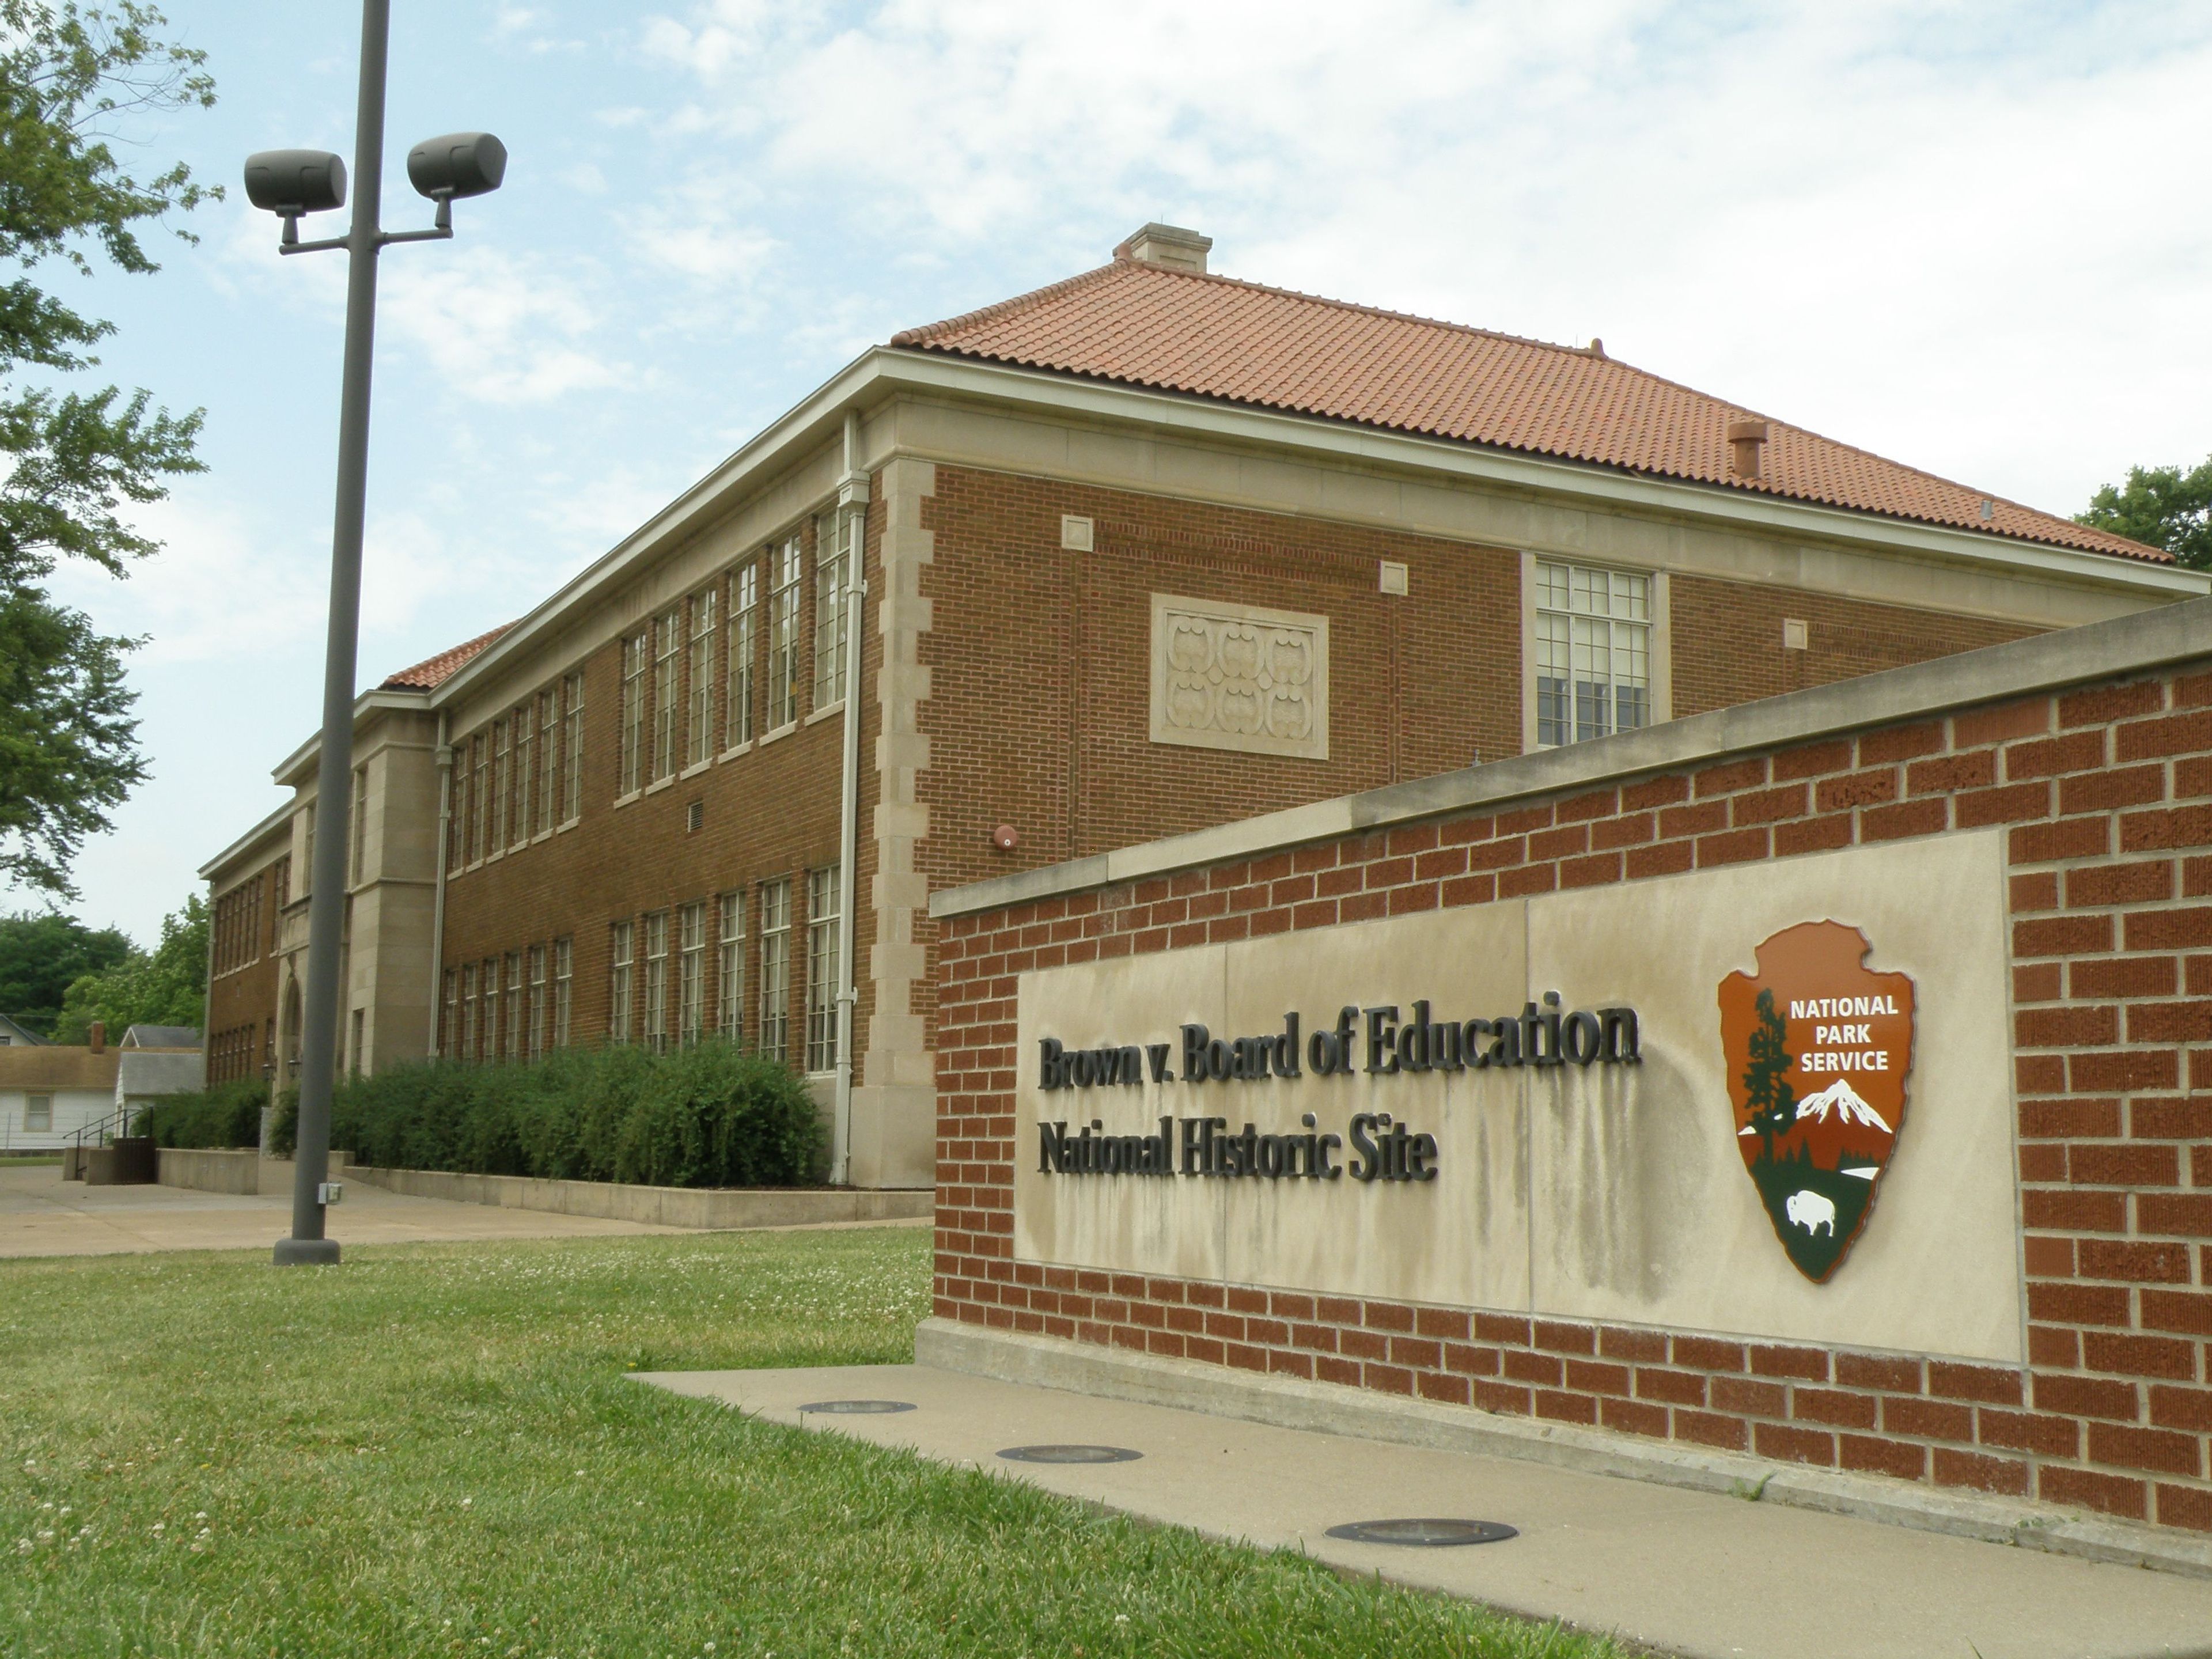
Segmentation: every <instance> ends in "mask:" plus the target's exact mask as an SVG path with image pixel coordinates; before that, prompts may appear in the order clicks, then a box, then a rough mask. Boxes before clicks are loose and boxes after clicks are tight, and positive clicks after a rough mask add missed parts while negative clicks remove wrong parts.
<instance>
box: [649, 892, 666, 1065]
mask: <svg viewBox="0 0 2212 1659" xmlns="http://www.w3.org/2000/svg"><path fill="white" fill-rule="evenodd" d="M645 1046H646V1047H647V1048H650V1049H652V1050H653V1053H655V1054H659V1053H661V1052H663V1051H664V1050H665V1049H666V1048H667V1047H668V912H667V911H665V910H655V911H654V912H653V914H652V915H649V916H647V918H646V919H645Z"/></svg>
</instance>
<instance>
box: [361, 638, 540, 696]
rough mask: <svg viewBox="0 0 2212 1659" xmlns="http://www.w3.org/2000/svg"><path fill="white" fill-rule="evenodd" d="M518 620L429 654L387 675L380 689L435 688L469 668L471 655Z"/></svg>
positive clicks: (472, 656)
mask: <svg viewBox="0 0 2212 1659" xmlns="http://www.w3.org/2000/svg"><path fill="white" fill-rule="evenodd" d="M513 626H514V624H513V623H501V624H500V625H499V626H498V627H496V628H495V629H492V630H491V632H490V633H489V634H479V635H477V636H476V638H474V639H472V640H465V641H462V642H461V643H460V644H459V645H456V646H453V647H449V648H448V649H447V650H444V651H441V652H440V653H438V654H437V655H436V656H435V657H426V658H424V659H422V661H421V662H418V663H416V665H414V666H413V667H412V668H403V669H401V670H400V671H398V673H397V674H392V675H390V676H387V677H386V679H385V682H384V684H383V685H382V686H381V687H380V688H379V689H380V690H389V691H435V690H437V688H438V687H440V686H441V685H443V684H445V683H446V682H447V680H449V679H451V678H453V676H454V675H456V674H458V673H459V672H460V671H461V670H462V669H464V668H465V667H466V666H467V665H469V662H470V660H471V659H473V658H474V657H475V656H476V655H477V653H478V652H480V651H482V650H483V648H484V647H486V646H488V645H489V644H490V643H491V642H492V641H494V640H495V639H497V638H498V637H499V636H500V635H502V634H504V633H506V632H507V629H510V628H512V627H513Z"/></svg>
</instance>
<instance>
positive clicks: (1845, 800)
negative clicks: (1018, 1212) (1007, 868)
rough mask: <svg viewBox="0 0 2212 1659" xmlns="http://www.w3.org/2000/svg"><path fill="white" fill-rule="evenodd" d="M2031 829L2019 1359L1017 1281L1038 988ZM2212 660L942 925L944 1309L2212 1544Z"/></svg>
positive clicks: (1146, 1286) (940, 1241)
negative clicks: (1458, 914)
mask: <svg viewBox="0 0 2212 1659" xmlns="http://www.w3.org/2000/svg"><path fill="white" fill-rule="evenodd" d="M1990 825H2003V826H2008V828H2007V831H2006V833H2007V836H2008V857H2009V860H2010V869H2011V880H2010V905H2011V936H2012V952H2011V972H2012V975H2013V986H2012V992H2013V999H2014V1005H2015V1011H2016V1012H2015V1033H2014V1040H2015V1056H2016V1059H2015V1068H2016V1095H2017V1098H2018V1110H2019V1135H2020V1145H2021V1167H2020V1170H2019V1180H2020V1186H2021V1213H2022V1216H2023V1218H2024V1222H2025V1226H2026V1230H2027V1237H2026V1253H2025V1264H2026V1272H2027V1309H2028V1316H2029V1320H2030V1325H2029V1330H2028V1339H2029V1346H2028V1362H2027V1364H2025V1365H2024V1366H2022V1367H2021V1368H2020V1369H2018V1370H2013V1369H2009V1368H2005V1367H1998V1366H1991V1365H1987V1364H1959V1363H1954V1362H1952V1361H1950V1360H1948V1359H1946V1358H1943V1357H1942V1356H1940V1355H1929V1354H1911V1353H1894V1352H1854V1351H1850V1350H1836V1349H1828V1348H1823V1347H1818V1346H1785V1345H1777V1344H1768V1343H1761V1342H1757V1341H1747V1340H1738V1339H1735V1338H1729V1337H1717V1336H1715V1335H1712V1334H1709V1333H1700V1332H1692V1331H1674V1330H1665V1329H1655V1328H1630V1327H1614V1326H1599V1325H1590V1324H1587V1323H1578V1322H1559V1321H1546V1320H1542V1319H1532V1318H1529V1317H1528V1316H1526V1315H1524V1314H1522V1313H1519V1312H1512V1313H1508V1312H1504V1311H1498V1310H1480V1309H1464V1308H1443V1307H1424V1306H1414V1305H1409V1304H1400V1303H1389V1302H1376V1301H1361V1300H1356V1299H1351V1298H1340V1297H1316V1296H1308V1295H1301V1294H1296V1293H1289V1292H1285V1291H1277V1290H1273V1289H1268V1288H1265V1287H1261V1286H1256V1285H1221V1284H1210V1283H1204V1282H1196V1281H1190V1280H1182V1279H1156V1278H1150V1277H1145V1276H1140V1275H1131V1274H1123V1273H1099V1272H1091V1271H1088V1270H1079V1269H1074V1268H1069V1267H1059V1266H1055V1265H1053V1264H1050V1263H1044V1262H1035V1261H1017V1260H1015V1259H1014V1258H1013V1255H1012V1227H1013V1217H1012V1158H1013V1156H1014V1147H1013V1145H1012V1133H1013V1122H1014V1120H1013V1087H1014V1066H1015V1063H1016V1056H1015V1054H1014V1053H1013V1049H1012V1042H1013V1020H1014V997H1015V987H1016V976H1017V975H1018V974H1020V973H1021V972H1023V971H1024V970H1027V969H1041V968H1049V967H1053V966H1055V965H1058V964H1060V963H1076V962H1085V961H1093V960H1097V959H1100V958H1103V957H1116V956H1127V955H1131V954H1134V953H1143V952H1149V951H1161V950H1167V949H1173V948H1178V947H1182V946H1185V945H1200V944H1206V943H1212V942H1218V941H1221V940H1233V939H1250V938H1256V937H1261V936H1263V935H1267V934H1272V933H1285V932H1288V931H1291V930H1292V929H1299V928H1308V927H1328V926H1332V925H1334V924H1336V923H1340V922H1350V921H1363V920H1366V919H1369V918H1372V917H1377V916H1384V915H1402V914H1406V913H1408V912H1412V911H1419V910H1431V909H1435V908H1439V907H1449V906H1459V905H1475V904H1483V903H1488V902H1493V901H1495V900H1498V899H1503V898H1509V897H1512V896H1518V895H1523V894H1532V893H1542V892H1549V891H1552V890H1557V889H1562V888H1568V887H1585V886H1594V885H1600V884H1606V883H1610V882H1620V881H1632V880H1637V879H1640V878H1648V877H1652V876H1660V875H1666V874H1671V873H1675V872H1682V871H1687V870H1692V869H1700V868H1708V867H1711V866H1717V865H1722V864H1736V863H1744V862H1748V861H1756V860H1767V859H1784V858H1790V857H1793V856H1796V855H1798V854H1805V853H1812V852H1818V851H1824V850H1827V849H1831V848H1841V847H1849V846H1853V845H1865V844H1871V843H1874V842H1887V841H1896V840H1900V839H1906V838H1910V837H1914V836H1938V835H1942V834H1944V833H1945V832H1947V831H1950V830H1960V829H1976V828H1981V827H1985V826H1990ZM2209 844H2212V671H2205V670H2204V665H2197V666H2196V667H2194V668H2192V669H2191V670H2190V671H2185V672H2177V673H2169V674H2163V675H2158V676H2150V677H2145V678H2136V679H2132V680H2129V681H2126V682H2123V683H2118V684H2110V685H2104V686H2099V687H2093V688H2091V689H2088V690H2074V691H2069V692H2065V693H2063V694H2059V695H2053V696H2032V697H2028V698H2026V699H2024V700H2020V701H2015V702H2006V703H2003V704H2001V705H1996V706H1990V707H1983V708H1972V709H1968V710H1966V711H1963V712H1959V713H1955V714H1944V715H1942V716H1940V717H1937V718H1931V719H1926V720H1914V721H1911V722H1909V723H1905V724H1899V725H1893V726H1887V727H1882V728H1879V729H1875V730H1871V731H1868V732H1863V733H1859V734H1857V735H1854V736H1850V737H1844V738H1832V739H1827V740H1821V741H1812V742H1807V743H1803V744H1796V745H1792V746H1786V747H1778V748H1776V749H1774V750H1771V752H1768V753H1764V754H1759V755H1756V756H1753V757H1748V758H1743V759H1736V760H1731V761H1729V762H1727V763H1722V764H1716V765H1712V766H1710V767H1705V768H1703V769H1683V770H1680V771H1675V772H1671V773H1668V774H1665V775H1656V776H1646V777H1639V778H1637V779H1635V780H1633V781H1626V782H1624V783H1621V784H1620V785H1618V786H1616V787H1602V788H1595V789H1589V790H1584V791H1579V792H1577V793H1571V794H1569V795H1565V796H1559V797H1551V798H1538V799H1532V800H1530V801H1529V802H1528V803H1527V804H1525V805H1515V806H1514V807H1513V808H1512V809H1511V810H1510V811H1496V812H1479V811H1478V812H1469V813H1466V814H1463V815H1460V816H1455V817H1446V818H1443V819H1440V820H1437V821H1433V822H1429V823H1420V824H1416V825H1411V826H1408V827H1405V828H1400V829H1391V830H1389V831H1388V832H1379V833H1376V834H1372V835H1368V836H1357V837H1352V838H1347V839H1345V840H1341V841H1338V842H1325V843H1320V844H1316V845H1312V846H1306V847H1299V848H1291V849H1286V850H1283V851H1279V852H1275V853H1273V854H1269V855H1267V856H1265V857H1261V858H1255V859H1249V860H1237V861H1234V862H1231V863H1227V864H1224V865H1220V866H1214V867H1211V868H1206V869H1199V870H1193V871H1188V872H1182V873H1178V874H1176V875H1173V876H1167V877H1161V878H1153V879H1147V880H1144V881H1140V882H1137V883H1134V884H1125V885H1121V886H1116V887H1112V888H1109V889H1105V890H1094V891H1091V892H1087V893H1083V894H1078V895H1073V896H1064V897H1058V898H1054V899H1050V900H1046V901H1040V902H1031V903H1028V904H1024V905H1020V906H1017V907H1013V908H1008V909H1005V910H1002V911H996V912H990V913H985V914H981V915H968V916H960V917H954V918H950V919H947V920H946V921H944V922H942V923H941V924H940V926H941V927H942V929H943V933H942V937H941V940H940V945H939V1028H938V1042H937V1054H938V1064H939V1175H938V1178H939V1206H938V1230H937V1261H936V1279H935V1298H936V1303H935V1305H936V1310H937V1312H938V1313H939V1315H940V1316H945V1317H948V1318H952V1319H957V1320H962V1321H965V1322H970V1323H975V1324H981V1325H987V1326H993V1327H996V1328H1002V1329H1007V1330H1013V1331H1023V1332H1031V1333H1037V1334H1046V1335H1051V1336H1059V1337H1066V1338H1072V1339H1073V1340H1079V1341H1084V1342H1091V1343H1097V1344H1101V1345H1108V1346H1118V1347H1123V1348H1128V1349H1132V1350H1138V1351H1141V1352H1148V1353H1153V1354H1159V1355H1165V1356H1170V1357H1175V1358H1187V1359H1195V1360H1201V1361H1206V1362H1208V1363H1212V1364H1223V1365H1228V1366H1234V1367H1237V1368H1241V1369H1243V1370H1254V1371H1273V1372H1279V1373H1284V1374H1287V1375H1291V1376H1302V1377H1311V1378H1316V1379H1318V1380H1322V1381H1326V1382H1333V1383H1346V1384H1351V1385H1353V1386H1357V1387H1362V1388H1369V1389H1380V1390H1384V1391H1388V1392H1391V1393H1395V1394H1401V1395H1419V1396H1420V1397H1423V1398H1425V1399H1431V1400H1437V1401H1449V1402H1454V1403H1458V1404H1464V1405H1468V1406H1472V1407H1480V1408H1482V1409H1485V1410H1488V1411H1493V1412H1505V1413H1515V1414H1517V1415H1524V1416H1531V1417H1536V1418H1541V1419H1552V1420H1556V1421H1561V1422H1571V1423H1581V1424H1588V1425H1597V1426H1600V1427H1604V1428H1608V1429H1613V1430H1617V1431H1622V1432H1625V1433H1630V1434H1638V1435H1644V1436H1648V1437H1654V1438H1660V1439H1672V1440H1674V1441H1679V1442H1686V1443H1694V1444H1698V1445H1705V1446H1717V1447H1723V1448H1727V1449H1732V1450H1741V1451H1747V1452H1751V1453H1754V1454H1756V1455H1761V1456H1765V1457H1769V1458H1774V1459H1778V1460H1783V1461H1788V1462H1804V1463H1810V1464H1815V1465H1820V1466H1828V1467H1836V1468H1845V1469H1852V1470H1861V1471H1867V1472H1871V1473H1875V1474H1886V1475H1893V1476H1897V1477H1899V1478H1902V1479H1906V1480H1919V1481H1925V1482H1931V1483H1934V1484H1936V1485H1939V1486H1958V1487H1970V1488H1975V1489H1978V1490H1983V1491H1987V1492H2002V1493H2009V1494H2015V1495H2019V1496H2023V1497H2036V1498H2045V1499H2049V1500H2052V1501H2055V1502H2059V1503H2063V1504H2075V1505H2080V1506H2083V1507H2087V1508H2089V1509H2093V1510H2101V1511H2105V1512H2106V1513H2109V1514H2112V1515H2116V1516H2125V1517H2130V1518H2135V1519H2141V1520H2148V1521H2154V1522H2158V1523H2160V1524H2163V1525H2168V1526H2176V1527H2185V1528H2196V1529H2199V1530H2212V1478H2208V1477H2212V1465H2208V1461H2207V1460H2208V1455H2212V1444H2209V1443H2208V1439H2209V1438H2212V855H2208V854H2207V851H2206V848H2207V847H2208V845H2209Z"/></svg>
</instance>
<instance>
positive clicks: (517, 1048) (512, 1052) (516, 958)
mask: <svg viewBox="0 0 2212 1659" xmlns="http://www.w3.org/2000/svg"><path fill="white" fill-rule="evenodd" d="M502 1052H503V1053H505V1054H506V1055H507V1058H508V1059H509V1060H520V1059H521V1058H522V952H521V951H508V952H507V1046H506V1048H504V1050H503V1051H502Z"/></svg>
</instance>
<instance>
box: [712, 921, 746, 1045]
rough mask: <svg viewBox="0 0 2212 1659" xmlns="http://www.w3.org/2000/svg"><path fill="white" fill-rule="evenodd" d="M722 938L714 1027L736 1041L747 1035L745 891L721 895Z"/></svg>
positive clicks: (732, 1040)
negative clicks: (745, 1030)
mask: <svg viewBox="0 0 2212 1659" xmlns="http://www.w3.org/2000/svg"><path fill="white" fill-rule="evenodd" d="M720 942H721V947H722V960H721V963H720V968H721V978H720V981H719V982H718V984H717V985H716V987H715V991H714V995H715V998H716V1002H715V1006H714V1029H715V1030H718V1031H720V1033H721V1034H722V1035H723V1036H726V1037H727V1038H728V1039H729V1040H730V1041H731V1042H736V1041H737V1040H738V1038H739V1037H741V1036H744V1030H742V1029H741V1028H742V1025H743V1023H744V1017H745V1015H744V1008H745V896H744V894H743V893H725V894H723V895H722V933H721V941H720Z"/></svg>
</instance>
